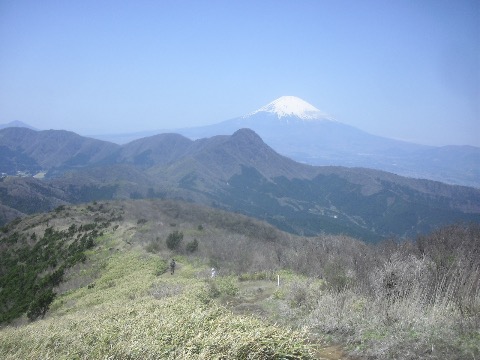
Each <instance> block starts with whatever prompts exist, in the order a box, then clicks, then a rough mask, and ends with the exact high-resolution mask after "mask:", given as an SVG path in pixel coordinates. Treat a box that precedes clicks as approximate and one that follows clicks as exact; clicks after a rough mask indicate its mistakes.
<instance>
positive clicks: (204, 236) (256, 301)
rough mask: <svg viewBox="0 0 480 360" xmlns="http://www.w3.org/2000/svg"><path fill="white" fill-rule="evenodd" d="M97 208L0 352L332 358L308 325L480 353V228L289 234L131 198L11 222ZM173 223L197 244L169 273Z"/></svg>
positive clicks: (81, 216) (417, 350)
mask: <svg viewBox="0 0 480 360" xmlns="http://www.w3.org/2000/svg"><path fill="white" fill-rule="evenodd" d="M94 218H105V219H107V220H108V219H116V220H112V223H111V226H110V227H109V228H108V229H107V230H106V231H105V235H104V236H102V237H100V238H98V239H97V242H96V248H95V249H93V250H88V252H87V255H88V260H87V262H86V263H85V264H81V263H79V264H77V265H75V267H73V268H71V269H69V270H68V271H67V273H66V276H65V280H66V281H65V282H64V283H62V284H61V285H60V286H59V287H58V288H57V289H56V292H57V293H58V294H59V296H58V297H57V298H56V300H55V301H54V303H53V304H52V306H51V310H50V311H49V312H48V313H47V317H46V318H45V319H44V320H39V321H37V322H34V323H30V324H26V320H25V319H22V320H20V321H18V322H17V323H16V325H18V327H17V328H13V327H6V328H3V329H0V358H5V357H6V358H8V359H17V358H20V359H21V358H32V359H33V358H65V359H66V358H68V359H71V358H102V357H108V356H111V357H112V358H148V357H149V356H151V357H152V358H169V357H170V358H189V359H190V358H202V357H203V358H208V359H210V358H219V357H222V356H223V357H224V358H232V359H235V358H240V359H241V358H247V355H246V354H247V353H248V354H250V356H251V357H250V358H259V359H263V358H279V359H281V358H288V357H287V355H285V354H287V353H290V354H292V353H294V352H301V353H302V354H304V356H303V358H311V357H314V358H315V357H316V358H328V359H339V358H342V355H341V354H339V353H338V348H333V351H334V353H335V354H333V355H332V354H328V353H327V352H330V351H331V350H332V348H330V349H327V350H322V351H320V352H319V351H318V350H315V351H313V350H312V347H311V346H310V345H308V346H307V345H305V341H304V338H305V336H308V338H309V342H311V340H312V339H315V338H316V337H321V338H322V337H323V339H326V340H329V339H330V340H333V341H339V340H340V341H343V342H344V343H345V344H347V347H346V348H347V350H349V352H351V353H353V354H355V355H357V356H360V357H361V358H362V356H363V357H365V358H371V359H419V358H426V359H427V358H428V359H444V358H450V359H463V358H478V355H479V354H480V347H479V344H480V342H479V339H480V331H479V329H480V326H479V324H480V316H479V314H480V312H479V310H480V306H479V304H480V292H479V290H478V289H479V287H478V284H479V279H480V278H479V275H478V266H477V265H476V264H478V261H476V260H475V259H478V256H477V255H476V254H477V253H478V246H472V247H471V248H469V247H468V246H466V245H465V244H467V240H469V239H470V240H469V241H470V242H471V244H472V245H473V244H475V243H476V244H478V239H480V228H478V229H477V230H475V229H473V230H475V231H474V232H472V233H471V234H470V235H469V233H468V232H467V233H464V232H463V230H461V228H459V229H457V230H455V229H446V230H444V231H442V232H440V233H438V234H436V235H435V234H434V235H432V238H429V239H425V240H424V241H423V242H422V244H423V245H422V246H421V247H422V249H423V251H424V254H423V255H422V254H419V253H418V250H417V248H416V247H414V248H412V247H411V246H413V245H409V244H400V245H395V244H394V243H387V244H384V245H382V246H380V245H378V246H376V247H372V246H367V245H365V244H363V243H360V242H357V241H354V240H352V239H348V238H345V237H332V236H323V237H318V238H314V239H305V238H300V237H292V236H291V235H288V234H285V233H281V232H278V231H276V230H275V229H273V228H271V227H269V226H268V225H265V224H262V223H259V222H256V221H254V220H251V219H248V218H245V217H242V216H239V215H234V214H228V213H225V212H221V211H216V210H212V209H205V208H200V207H197V206H194V205H191V204H186V203H176V202H169V201H163V202H162V201H144V200H142V201H128V202H109V203H104V204H90V205H87V206H79V207H67V208H66V209H65V210H64V211H61V212H59V213H57V214H56V213H50V214H43V215H36V216H33V217H29V218H26V219H24V220H22V221H21V222H20V223H18V224H17V225H16V226H13V224H12V229H10V230H9V231H10V232H13V231H16V230H18V231H26V232H27V235H28V234H29V233H30V232H32V231H35V232H36V233H37V235H38V237H40V234H41V233H42V228H43V229H44V228H46V227H47V226H54V227H55V228H56V229H59V230H62V229H65V228H68V226H69V225H70V224H71V223H72V222H75V223H76V224H77V225H79V224H80V223H82V222H83V223H91V222H92V220H93V219H94ZM102 221H103V220H102ZM200 225H202V226H200ZM22 229H23V230H22ZM175 230H180V231H182V232H183V233H184V235H185V238H184V240H183V241H184V244H183V245H186V244H187V243H188V242H189V241H191V240H192V239H194V238H196V239H198V241H199V243H200V246H199V249H198V251H197V252H196V253H195V254H194V255H187V254H186V252H185V251H184V250H181V251H180V252H181V253H183V255H181V256H180V255H179V256H177V255H178V254H175V258H176V259H177V261H178V271H177V272H176V274H175V275H174V276H171V275H170V274H169V273H166V274H165V273H163V271H164V270H165V268H166V266H167V261H168V260H169V258H170V257H171V256H172V253H171V252H170V251H169V250H168V249H167V248H166V245H165V239H166V237H167V235H168V234H169V233H171V232H172V231H175ZM460 230H461V231H460ZM473 230H472V231H473ZM435 237H436V240H435ZM448 238H450V239H452V240H451V241H450V242H451V243H450V244H449V243H448V242H447V243H444V242H445V241H444V239H448ZM434 240H435V241H434ZM462 243H465V244H464V245H462ZM442 246H444V247H445V249H443V248H442ZM462 248H464V250H461V249H462ZM442 249H443V250H442ZM469 249H470V250H469ZM457 250H458V251H457ZM475 251H477V253H475ZM445 256H447V257H446V258H445ZM457 259H458V260H457ZM444 260H445V261H447V262H445V261H444ZM470 262H471V266H472V267H469V266H470V265H468V264H470ZM212 264H215V267H218V268H219V274H220V276H219V277H218V278H217V279H215V280H214V281H211V280H210V279H209V267H210V266H211V265H212ZM207 265H208V266H207ZM476 266H477V267H476ZM475 269H477V270H475ZM442 271H444V272H442ZM278 273H280V276H281V287H280V288H277V287H276V286H275V285H276V274H278ZM300 273H302V274H304V275H303V276H300V275H299V274H300ZM231 274H235V275H231ZM320 275H322V277H323V280H319V279H318V277H319V276H320ZM392 275H395V276H396V283H395V284H394V285H393V289H394V290H395V291H397V292H398V294H396V293H392V292H391V290H390V288H389V283H388V281H390V280H389V279H391V278H392ZM437 278H438V279H440V280H441V282H440V283H437V282H435V281H436V280H435V279H437ZM426 286H429V288H427V291H425V290H424V289H425V287H426ZM431 289H433V290H431ZM212 299H213V301H212ZM253 316H255V317H253ZM258 319H260V320H258ZM266 320H268V321H266ZM272 322H274V323H277V324H280V325H275V326H272V325H268V324H271V323H272ZM292 328H296V329H305V330H306V331H308V333H307V334H305V333H299V332H295V331H292V330H291V329H292ZM315 342H317V340H315ZM247 349H248V351H247ZM296 357H297V358H298V357H301V356H300V355H298V354H297V355H296ZM293 358H295V357H293Z"/></svg>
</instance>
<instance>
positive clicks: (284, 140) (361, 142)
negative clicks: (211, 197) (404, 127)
mask: <svg viewBox="0 0 480 360" xmlns="http://www.w3.org/2000/svg"><path fill="white" fill-rule="evenodd" d="M241 128H250V129H252V130H254V131H255V132H256V133H257V134H258V135H260V136H261V137H262V139H263V140H264V141H265V143H267V144H268V145H269V146H271V147H272V148H273V149H275V150H276V151H277V152H278V153H280V154H282V155H285V156H287V157H290V158H292V159H294V160H296V161H298V162H302V163H306V164H310V165H339V166H348V167H365V168H371V169H378V170H384V171H388V172H392V173H395V174H398V175H403V176H408V177H413V178H424V179H430V180H437V181H441V182H445V183H449V184H457V185H466V186H474V187H480V166H479V164H480V148H477V147H473V146H443V147H435V146H426V145H419V144H414V143H409V142H405V141H399V140H394V139H389V138H385V137H381V136H376V135H372V134H369V133H367V132H365V131H362V130H360V129H358V128H355V127H353V126H349V125H347V124H344V123H341V122H340V121H337V120H336V119H334V118H333V117H331V116H329V115H328V114H325V113H324V112H322V111H320V110H319V109H317V108H316V107H315V106H313V105H311V104H309V103H308V102H306V101H304V100H302V99H300V98H298V97H295V96H282V97H280V98H278V99H276V100H274V101H272V102H271V103H269V104H267V105H265V106H263V107H261V108H260V109H258V110H256V111H253V112H251V113H249V114H247V115H245V116H241V117H238V118H234V119H231V120H227V121H223V122H220V123H218V124H214V125H209V126H203V127H195V128H184V129H178V130H175V132H177V133H180V134H182V135H184V136H186V137H189V138H191V139H199V138H205V137H211V136H214V135H231V134H233V133H234V132H235V131H237V130H239V129H241Z"/></svg>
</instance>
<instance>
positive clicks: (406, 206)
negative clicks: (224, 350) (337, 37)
mask: <svg viewBox="0 0 480 360" xmlns="http://www.w3.org/2000/svg"><path fill="white" fill-rule="evenodd" d="M0 163H1V164H2V168H1V169H0V172H3V173H14V172H17V171H22V172H23V173H30V174H31V175H33V174H36V173H39V172H42V173H44V174H45V178H44V179H43V180H39V179H35V178H32V177H25V178H20V177H12V176H7V177H4V178H3V179H2V181H1V182H0V204H1V205H0V222H1V223H5V222H7V221H9V220H12V219H13V218H14V217H16V216H19V215H22V214H29V213H33V212H38V211H46V210H49V209H52V208H55V207H57V206H59V205H62V204H68V203H81V202H87V201H93V200H100V199H128V198H170V199H182V200H185V201H189V202H196V203H201V204H205V205H209V206H213V207H217V208H222V209H225V210H229V211H234V212H239V213H243V214H246V215H249V216H254V217H256V218H259V219H262V220H266V221H268V222H269V223H271V224H274V225H275V226H277V227H278V228H280V229H283V230H287V231H289V232H292V233H297V234H303V235H316V234H319V233H337V234H338V233H344V234H349V235H352V236H355V237H357V238H360V239H363V240H365V241H373V242H374V241H378V240H380V239H382V238H384V237H389V236H395V237H404V236H416V235H418V234H421V233H426V232H429V231H431V230H432V229H435V228H437V227H440V226H443V225H446V224H450V223H453V222H460V221H463V222H480V190H479V189H475V188H469V187H465V186H454V185H447V184H444V183H440V182H436V181H430V180H420V179H413V178H406V177H402V176H398V175H394V174H392V173H387V172H383V171H378V170H372V169H366V168H347V167H340V166H311V165H306V164H301V163H298V162H295V161H293V160H291V159H289V158H287V157H284V156H282V155H279V154H278V153H277V152H276V151H274V150H273V149H272V148H271V147H269V146H268V145H266V144H265V143H264V142H263V140H262V139H261V138H260V137H259V136H258V135H257V134H256V133H255V132H254V131H252V130H249V129H240V130H238V131H236V132H235V133H233V134H232V135H218V136H213V137H210V138H202V139H198V140H190V139H188V138H186V137H184V136H182V135H179V134H160V135H155V136H151V137H146V138H142V139H138V140H135V141H132V142H130V143H128V144H125V145H117V144H113V143H109V142H106V141H101V140H95V139H91V138H86V137H82V136H79V135H77V134H75V133H71V132H66V131H57V130H49V131H33V130H30V129H26V128H6V129H3V130H0Z"/></svg>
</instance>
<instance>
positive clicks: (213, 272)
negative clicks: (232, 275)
mask: <svg viewBox="0 0 480 360" xmlns="http://www.w3.org/2000/svg"><path fill="white" fill-rule="evenodd" d="M215 275H217V271H216V270H215V268H212V278H214V277H215Z"/></svg>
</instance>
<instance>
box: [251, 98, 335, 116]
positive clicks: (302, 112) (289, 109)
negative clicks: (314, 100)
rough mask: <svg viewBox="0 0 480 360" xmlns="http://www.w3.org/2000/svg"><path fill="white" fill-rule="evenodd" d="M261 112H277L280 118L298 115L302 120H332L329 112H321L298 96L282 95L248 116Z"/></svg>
mask: <svg viewBox="0 0 480 360" xmlns="http://www.w3.org/2000/svg"><path fill="white" fill-rule="evenodd" d="M260 112H268V113H273V114H276V115H277V116H278V118H279V119H280V118H282V117H285V116H296V117H298V118H300V119H302V120H319V119H326V120H332V119H331V118H330V117H329V116H328V115H327V114H325V113H323V112H321V111H320V110H318V109H317V108H316V107H315V106H313V105H311V104H309V103H308V102H306V101H304V100H302V99H300V98H298V97H296V96H282V97H280V98H278V99H276V100H274V101H272V102H271V103H270V104H267V105H265V106H263V107H261V108H260V109H258V110H256V111H254V112H253V113H251V114H249V115H248V116H250V115H254V114H257V113H260Z"/></svg>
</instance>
